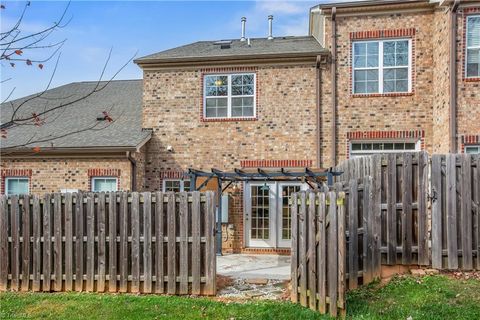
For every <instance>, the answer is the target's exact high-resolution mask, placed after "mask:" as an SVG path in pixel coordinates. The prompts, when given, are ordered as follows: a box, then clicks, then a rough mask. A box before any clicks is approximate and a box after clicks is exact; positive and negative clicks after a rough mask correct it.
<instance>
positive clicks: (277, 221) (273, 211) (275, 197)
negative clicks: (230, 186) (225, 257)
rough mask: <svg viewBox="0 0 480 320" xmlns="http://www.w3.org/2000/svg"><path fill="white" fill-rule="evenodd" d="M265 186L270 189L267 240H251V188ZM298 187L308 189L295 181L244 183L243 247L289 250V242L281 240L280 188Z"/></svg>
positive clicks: (305, 185)
mask: <svg viewBox="0 0 480 320" xmlns="http://www.w3.org/2000/svg"><path fill="white" fill-rule="evenodd" d="M265 184H267V185H268V186H269V187H270V190H269V200H270V201H269V213H270V217H269V221H270V224H269V239H268V240H259V239H251V237H250V234H251V233H250V232H251V214H252V202H251V187H252V186H263V185H265ZM287 185H289V186H300V190H306V189H308V185H307V184H306V183H302V182H297V181H279V182H257V181H254V182H244V186H243V190H244V197H243V204H244V206H243V207H244V215H243V226H244V228H243V230H244V231H243V239H244V242H245V247H247V248H248V247H250V248H290V246H291V240H282V239H281V227H282V225H281V223H282V210H281V208H282V196H281V192H282V190H281V189H282V187H283V186H287Z"/></svg>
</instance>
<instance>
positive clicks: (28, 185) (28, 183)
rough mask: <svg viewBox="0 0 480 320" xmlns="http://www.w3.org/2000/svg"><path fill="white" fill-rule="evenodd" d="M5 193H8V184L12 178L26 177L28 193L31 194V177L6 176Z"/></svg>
mask: <svg viewBox="0 0 480 320" xmlns="http://www.w3.org/2000/svg"><path fill="white" fill-rule="evenodd" d="M4 179H5V190H4V192H5V194H6V195H8V189H9V188H8V184H9V182H10V181H11V180H19V179H22V180H23V179H26V180H27V193H26V194H29V193H30V178H29V177H5V178H4Z"/></svg>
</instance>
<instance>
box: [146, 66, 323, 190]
mask: <svg viewBox="0 0 480 320" xmlns="http://www.w3.org/2000/svg"><path fill="white" fill-rule="evenodd" d="M252 69H254V70H255V72H256V75H257V117H256V118H257V119H255V120H250V121H208V122H205V121H203V120H202V119H201V117H200V116H199V115H200V112H201V110H202V109H201V107H202V101H203V99H202V88H203V86H202V75H203V74H205V73H208V72H219V71H221V72H229V70H233V71H242V68H232V69H230V68H222V69H221V70H218V69H214V70H213V69H208V68H207V69H205V68H198V69H190V70H183V71H168V70H167V71H161V70H160V71H145V72H144V112H143V127H144V128H152V129H153V136H152V139H151V141H150V142H149V143H148V145H147V153H146V170H145V172H146V185H145V186H146V188H147V189H149V190H158V189H159V188H161V183H160V181H161V173H162V172H165V171H177V170H186V169H187V168H189V167H193V168H196V169H204V170H209V169H210V168H219V169H233V168H235V167H240V166H241V161H242V160H257V159H269V160H313V161H314V160H315V159H314V157H315V139H316V122H315V114H316V102H315V92H316V91H315V76H316V71H315V62H314V61H312V62H311V63H309V64H306V65H296V66H257V67H248V68H245V70H246V71H251V70H252ZM167 146H172V147H173V151H171V152H169V151H167ZM312 157H313V159H312Z"/></svg>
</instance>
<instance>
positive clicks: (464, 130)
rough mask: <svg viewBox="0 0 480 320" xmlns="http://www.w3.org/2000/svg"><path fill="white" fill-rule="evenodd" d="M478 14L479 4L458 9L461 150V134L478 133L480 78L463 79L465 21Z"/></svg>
mask: <svg viewBox="0 0 480 320" xmlns="http://www.w3.org/2000/svg"><path fill="white" fill-rule="evenodd" d="M471 14H475V15H479V14H480V5H479V6H478V7H475V8H467V9H462V10H460V11H459V14H458V20H457V24H458V32H457V61H458V64H457V83H458V87H457V90H458V91H457V96H458V98H457V99H458V102H457V138H458V139H457V141H458V151H459V152H460V151H461V144H462V141H461V139H462V136H464V135H467V136H468V135H477V136H478V135H480V78H475V79H465V50H464V49H465V31H466V30H465V21H466V17H467V16H468V15H471Z"/></svg>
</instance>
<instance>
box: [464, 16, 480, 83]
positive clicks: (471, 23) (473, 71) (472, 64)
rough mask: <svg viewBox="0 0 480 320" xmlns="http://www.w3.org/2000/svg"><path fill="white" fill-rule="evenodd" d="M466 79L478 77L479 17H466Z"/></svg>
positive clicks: (479, 62) (479, 63)
mask: <svg viewBox="0 0 480 320" xmlns="http://www.w3.org/2000/svg"><path fill="white" fill-rule="evenodd" d="M466 41H467V43H466V46H467V48H466V51H467V52H466V59H465V60H466V77H467V78H478V77H480V16H469V17H467V39H466Z"/></svg>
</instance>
